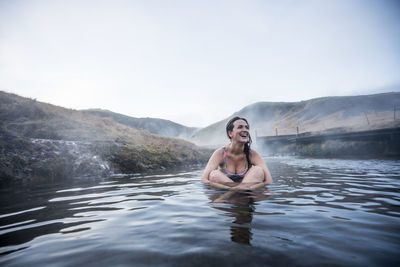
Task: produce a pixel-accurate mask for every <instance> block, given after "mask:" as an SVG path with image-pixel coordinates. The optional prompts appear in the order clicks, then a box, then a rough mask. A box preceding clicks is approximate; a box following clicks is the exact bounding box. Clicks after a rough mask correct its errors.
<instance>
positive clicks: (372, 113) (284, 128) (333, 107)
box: [192, 92, 400, 147]
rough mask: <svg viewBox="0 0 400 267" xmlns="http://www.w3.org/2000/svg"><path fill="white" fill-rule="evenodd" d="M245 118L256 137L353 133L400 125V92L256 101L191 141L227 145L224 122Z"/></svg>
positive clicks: (209, 127)
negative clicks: (288, 100) (281, 100)
mask: <svg viewBox="0 0 400 267" xmlns="http://www.w3.org/2000/svg"><path fill="white" fill-rule="evenodd" d="M234 116H240V117H245V118H246V119H247V120H248V121H249V124H250V127H251V134H252V136H253V139H255V138H254V137H255V136H273V135H276V134H277V133H278V135H286V134H296V133H304V132H330V133H339V132H351V131H361V130H371V129H381V128H390V127H398V126H400V93H399V92H392V93H383V94H374V95H360V96H339V97H323V98H315V99H311V100H307V101H300V102H257V103H255V104H252V105H249V106H246V107H244V108H243V109H241V110H240V111H238V112H236V113H234V114H232V115H231V116H229V117H228V118H226V119H224V120H222V121H219V122H216V123H214V124H212V125H210V126H208V127H205V128H203V129H200V130H199V131H197V132H196V133H195V134H194V135H193V138H192V141H193V142H194V143H196V144H198V145H207V146H211V147H216V146H220V145H223V144H226V143H227V142H228V141H229V140H228V139H227V137H226V133H225V125H226V123H227V122H228V121H229V119H230V118H232V117H234Z"/></svg>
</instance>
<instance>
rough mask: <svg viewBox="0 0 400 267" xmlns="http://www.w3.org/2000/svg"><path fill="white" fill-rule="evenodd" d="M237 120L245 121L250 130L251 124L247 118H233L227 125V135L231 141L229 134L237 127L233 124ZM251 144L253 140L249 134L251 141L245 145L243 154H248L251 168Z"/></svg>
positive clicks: (247, 157)
mask: <svg viewBox="0 0 400 267" xmlns="http://www.w3.org/2000/svg"><path fill="white" fill-rule="evenodd" d="M237 120H244V121H245V122H246V123H247V125H248V126H249V128H250V125H249V122H248V121H247V120H246V119H245V118H241V117H233V118H232V119H230V120H229V121H228V123H227V124H226V135H227V136H228V138H229V139H231V137H230V136H229V132H231V131H232V130H233V127H234V126H235V125H233V123H234V122H235V121H237ZM251 143H252V140H251V136H250V134H249V141H248V142H247V143H246V144H244V149H243V152H244V153H245V154H246V159H247V163H248V165H249V168H250V167H251V161H250V153H251V148H250V146H251Z"/></svg>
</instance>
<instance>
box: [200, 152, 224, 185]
mask: <svg viewBox="0 0 400 267" xmlns="http://www.w3.org/2000/svg"><path fill="white" fill-rule="evenodd" d="M221 160H222V148H219V149H217V150H215V151H214V153H213V154H212V155H211V157H210V159H209V160H208V163H207V166H206V168H205V169H204V172H203V176H202V178H201V182H202V183H210V179H209V178H210V173H211V172H212V171H213V170H216V169H217V168H218V165H219V163H220V161H221Z"/></svg>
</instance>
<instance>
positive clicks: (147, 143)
mask: <svg viewBox="0 0 400 267" xmlns="http://www.w3.org/2000/svg"><path fill="white" fill-rule="evenodd" d="M82 155H87V156H85V157H84V158H82ZM208 156H209V151H206V150H204V149H201V148H199V147H197V146H195V145H194V144H192V143H190V142H187V141H184V140H180V139H175V138H168V137H162V136H158V135H154V134H151V133H148V132H147V131H144V130H141V129H136V128H133V127H130V126H127V125H124V124H121V123H119V122H116V121H114V120H113V119H112V118H105V117H102V116H97V115H95V114H90V113H89V112H85V111H77V110H72V109H66V108H62V107H58V106H55V105H51V104H46V103H42V102H39V101H36V100H34V99H29V98H24V97H20V96H17V95H15V94H10V93H6V92H2V91H0V180H1V179H5V178H7V179H12V178H15V177H19V178H22V177H36V176H51V177H53V178H55V177H56V176H57V177H64V176H69V175H85V174H90V173H94V174H97V173H98V171H99V170H101V169H102V166H103V165H104V164H103V163H105V164H106V165H107V166H108V167H109V168H110V170H111V171H112V170H114V171H117V172H123V173H134V172H138V171H143V170H148V169H156V168H164V167H173V166H177V165H182V164H192V163H198V162H203V161H206V160H207V159H208ZM99 158H101V159H102V161H99V160H98V159H99ZM93 159H96V161H95V162H97V163H98V164H97V163H96V164H97V165H96V164H95V166H92V165H93V164H94V162H93ZM108 167H107V168H106V169H108Z"/></svg>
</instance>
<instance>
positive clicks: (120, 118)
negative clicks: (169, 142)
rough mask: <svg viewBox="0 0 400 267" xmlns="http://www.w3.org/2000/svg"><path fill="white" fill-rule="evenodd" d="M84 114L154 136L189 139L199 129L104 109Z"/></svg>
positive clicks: (90, 110)
mask: <svg viewBox="0 0 400 267" xmlns="http://www.w3.org/2000/svg"><path fill="white" fill-rule="evenodd" d="M83 112H85V113H87V114H92V115H96V116H100V117H103V118H110V119H112V120H113V121H116V122H119V123H121V124H124V125H127V126H130V127H132V128H136V129H142V130H145V131H147V132H149V133H152V134H157V135H161V136H167V137H174V138H182V139H189V138H190V137H191V136H192V135H193V133H194V132H195V131H196V130H198V128H195V127H186V126H184V125H181V124H178V123H175V122H172V121H170V120H163V119H156V118H134V117H130V116H126V115H123V114H119V113H115V112H112V111H108V110H103V109H88V110H83Z"/></svg>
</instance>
